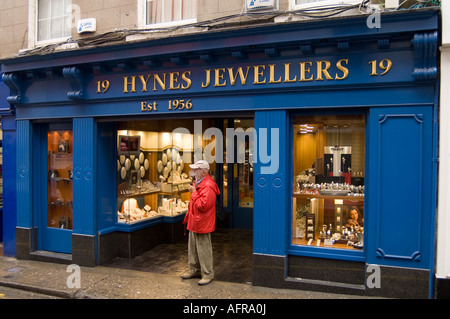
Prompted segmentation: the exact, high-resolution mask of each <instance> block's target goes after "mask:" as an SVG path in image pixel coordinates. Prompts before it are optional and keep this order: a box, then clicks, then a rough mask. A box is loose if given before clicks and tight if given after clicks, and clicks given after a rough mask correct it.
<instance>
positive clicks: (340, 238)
mask: <svg viewBox="0 0 450 319" xmlns="http://www.w3.org/2000/svg"><path fill="white" fill-rule="evenodd" d="M364 158H365V118H364V116H363V115H353V116H349V115H339V116H337V115H336V116H317V117H314V116H312V117H298V118H294V173H296V175H295V177H294V189H293V191H294V194H293V218H292V244H293V245H306V246H316V247H317V246H318V247H329V248H343V249H362V248H363V247H364V168H365V163H364Z"/></svg>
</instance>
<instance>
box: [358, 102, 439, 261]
mask: <svg viewBox="0 0 450 319" xmlns="http://www.w3.org/2000/svg"><path fill="white" fill-rule="evenodd" d="M369 121H370V130H369V135H370V149H369V152H370V155H369V163H368V164H369V165H368V170H369V175H370V182H369V189H370V191H369V193H368V196H369V198H370V204H369V207H368V209H369V215H368V230H367V231H368V233H367V236H368V237H369V238H370V240H369V241H368V247H367V258H368V262H369V263H373V264H383V265H393V266H404V267H412V268H425V269H426V268H428V267H429V265H430V261H431V258H430V256H431V254H432V252H431V250H430V245H429V242H430V240H432V238H433V236H434V234H433V233H430V232H431V229H432V228H431V225H433V224H434V221H433V220H432V217H433V216H434V214H433V212H432V210H433V208H434V207H433V206H432V202H433V200H432V199H433V195H432V193H431V191H432V189H433V183H435V176H434V175H433V171H434V169H433V162H432V157H433V150H432V146H433V135H432V132H433V131H432V121H433V110H432V108H431V107H402V108H373V109H371V110H370V116H369ZM366 167H367V166H366Z"/></svg>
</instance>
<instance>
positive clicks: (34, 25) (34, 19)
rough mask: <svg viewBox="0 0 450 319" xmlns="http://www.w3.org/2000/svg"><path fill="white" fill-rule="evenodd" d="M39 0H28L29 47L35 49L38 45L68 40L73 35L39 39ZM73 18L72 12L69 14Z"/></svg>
mask: <svg viewBox="0 0 450 319" xmlns="http://www.w3.org/2000/svg"><path fill="white" fill-rule="evenodd" d="M38 2H39V0H28V49H33V48H36V47H42V46H46V45H49V44H55V43H60V42H64V41H67V40H68V39H70V37H71V35H69V36H67V37H59V38H53V39H47V40H39V39H38V34H37V32H38V29H39V28H38V23H39V17H38V14H39V12H38ZM69 15H70V16H71V18H72V19H73V15H72V13H70V14H69Z"/></svg>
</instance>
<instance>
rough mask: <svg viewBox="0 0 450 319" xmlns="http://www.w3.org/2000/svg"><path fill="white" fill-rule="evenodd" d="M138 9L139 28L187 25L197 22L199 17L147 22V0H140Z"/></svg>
mask: <svg viewBox="0 0 450 319" xmlns="http://www.w3.org/2000/svg"><path fill="white" fill-rule="evenodd" d="M197 4H198V3H197ZM137 11H138V12H137V16H138V28H139V29H159V28H170V27H177V26H182V25H187V24H191V23H196V22H197V17H195V18H191V19H184V20H177V21H170V22H161V23H152V24H147V16H146V15H147V0H138V6H137ZM197 14H198V10H197Z"/></svg>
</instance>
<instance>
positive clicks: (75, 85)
mask: <svg viewBox="0 0 450 319" xmlns="http://www.w3.org/2000/svg"><path fill="white" fill-rule="evenodd" d="M63 75H64V77H65V78H66V79H67V80H68V81H69V83H70V87H71V88H72V91H69V92H67V98H68V99H70V100H83V99H84V98H85V89H84V81H83V72H82V71H81V69H80V68H79V67H76V66H70V67H65V68H64V69H63Z"/></svg>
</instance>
